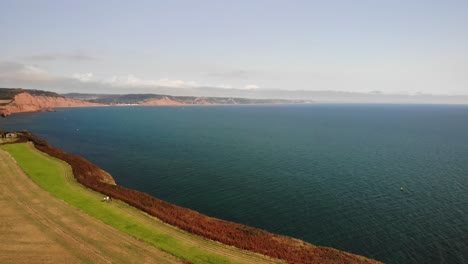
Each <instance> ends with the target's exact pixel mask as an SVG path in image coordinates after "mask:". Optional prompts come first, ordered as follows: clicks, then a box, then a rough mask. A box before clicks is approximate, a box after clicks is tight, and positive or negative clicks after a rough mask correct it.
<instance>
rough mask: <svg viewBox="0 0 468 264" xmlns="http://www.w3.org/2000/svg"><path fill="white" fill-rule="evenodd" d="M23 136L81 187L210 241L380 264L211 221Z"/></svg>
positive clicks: (293, 259) (317, 259)
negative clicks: (69, 171) (68, 169)
mask: <svg viewBox="0 0 468 264" xmlns="http://www.w3.org/2000/svg"><path fill="white" fill-rule="evenodd" d="M20 136H21V137H22V138H23V140H30V141H33V142H34V145H35V146H36V148H37V149H39V150H41V151H43V152H45V153H47V154H49V155H51V156H53V157H56V158H59V159H61V160H64V161H65V162H67V163H68V164H70V165H71V167H72V169H73V174H74V176H75V178H76V179H77V180H78V182H80V183H81V184H83V185H85V186H87V187H89V188H91V189H93V190H96V191H98V192H101V193H103V194H106V195H110V196H112V197H115V198H117V199H120V200H122V201H124V202H126V203H128V204H130V205H132V206H134V207H136V208H138V209H141V210H143V211H145V212H147V213H149V214H151V215H153V216H156V217H157V218H159V219H161V220H163V221H164V222H167V223H168V224H171V225H174V226H177V227H179V228H181V229H183V230H186V231H189V232H191V233H194V234H197V235H200V236H203V237H206V238H208V239H212V240H216V241H219V242H222V243H224V244H228V245H232V246H235V247H238V248H241V249H246V250H250V251H254V252H257V253H260V254H264V255H268V256H271V257H273V258H279V259H283V260H286V261H287V262H289V263H380V262H378V261H375V260H371V259H367V258H365V257H362V256H358V255H353V254H349V253H346V252H342V251H339V250H336V249H333V248H328V247H317V246H314V245H311V244H309V243H306V242H304V241H302V240H298V239H294V238H290V237H286V236H280V235H275V234H272V233H269V232H266V231H264V230H260V229H256V228H252V227H248V226H244V225H241V224H237V223H233V222H228V221H224V220H220V219H216V218H212V217H208V216H206V215H203V214H200V213H198V212H196V211H193V210H190V209H187V208H183V207H180V206H176V205H173V204H170V203H168V202H165V201H162V200H159V199H157V198H155V197H152V196H150V195H148V194H146V193H142V192H139V191H135V190H131V189H127V188H125V187H122V186H118V185H114V184H112V183H113V180H112V181H110V180H109V177H110V175H109V174H107V173H106V172H104V171H103V170H101V169H100V168H99V167H97V166H95V165H93V164H91V163H90V162H88V161H86V160H85V159H83V158H81V157H78V156H75V155H71V154H68V153H65V152H63V151H61V150H59V149H56V148H53V147H51V146H50V145H49V144H48V143H47V142H45V141H43V140H40V139H39V138H37V137H36V136H34V135H33V134H31V133H29V132H22V133H20ZM110 178H111V177H110ZM109 183H111V184H109Z"/></svg>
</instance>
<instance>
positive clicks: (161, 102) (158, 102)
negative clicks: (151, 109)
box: [140, 96, 185, 105]
mask: <svg viewBox="0 0 468 264" xmlns="http://www.w3.org/2000/svg"><path fill="white" fill-rule="evenodd" d="M183 104H185V103H184V102H179V101H176V100H172V99H171V98H169V97H167V96H165V97H163V98H161V99H154V100H150V101H146V102H143V103H140V105H183Z"/></svg>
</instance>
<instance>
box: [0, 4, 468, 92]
mask: <svg viewBox="0 0 468 264" xmlns="http://www.w3.org/2000/svg"><path fill="white" fill-rule="evenodd" d="M467 14H468V1H466V0H460V1H455V0H445V1H440V0H439V1H432V0H425V1H422V0H421V1H420V0H406V1H400V0H389V1H387V0H381V1H375V0H367V1H364V0H354V1H349V0H347V1H345V0H342V1H338V0H330V1H313V0H308V1H294V0H285V1H275V0H268V1H267V0H265V1H260V0H259V1H256V0H249V1H243V0H238V1H219V0H218V1H215V0H213V1H204V0H198V1H188V0H187V1H178V0H167V1H118V0H115V1H104V0H102V1H85V0H80V1H71V0H58V1H50V0H41V1H35V0H31V1H23V0H11V1H7V0H0V40H1V42H0V87H22V88H30V89H31V88H32V89H46V90H52V91H57V92H93V93H131V92H135V93H137V92H152V91H157V88H158V87H167V88H171V89H174V90H176V89H191V90H196V89H198V88H201V87H205V88H206V87H210V88H216V89H220V91H223V90H222V89H224V90H232V89H239V90H248V91H250V90H252V91H255V90H261V91H268V90H281V91H282V90H290V91H343V92H362V93H375V92H380V93H385V94H420V93H423V94H436V95H466V94H468V15H467Z"/></svg>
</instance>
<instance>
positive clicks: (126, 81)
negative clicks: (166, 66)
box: [103, 74, 200, 88]
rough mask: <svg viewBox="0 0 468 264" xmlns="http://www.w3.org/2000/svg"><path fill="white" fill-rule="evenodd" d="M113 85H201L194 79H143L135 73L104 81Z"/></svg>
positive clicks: (176, 86) (177, 86)
mask: <svg viewBox="0 0 468 264" xmlns="http://www.w3.org/2000/svg"><path fill="white" fill-rule="evenodd" d="M103 82H104V83H106V84H109V85H111V86H113V87H161V86H163V87H172V88H189V87H197V86H200V85H199V84H198V83H196V82H193V81H188V82H187V81H182V80H170V79H159V80H150V79H141V78H138V77H136V76H135V75H133V74H129V75H127V76H114V77H112V78H110V79H109V80H107V81H103Z"/></svg>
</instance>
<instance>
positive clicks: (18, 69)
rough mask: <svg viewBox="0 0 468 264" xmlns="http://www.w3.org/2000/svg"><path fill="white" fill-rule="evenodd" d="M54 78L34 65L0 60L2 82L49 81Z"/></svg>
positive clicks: (0, 79)
mask: <svg viewBox="0 0 468 264" xmlns="http://www.w3.org/2000/svg"><path fill="white" fill-rule="evenodd" d="M54 79H55V78H54V76H52V75H51V74H49V73H48V72H46V71H44V70H43V69H41V68H39V67H37V66H34V65H24V64H21V63H16V62H0V81H2V82H28V83H29V82H30V83H35V82H40V83H41V82H42V83H43V82H50V81H53V80H54Z"/></svg>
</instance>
